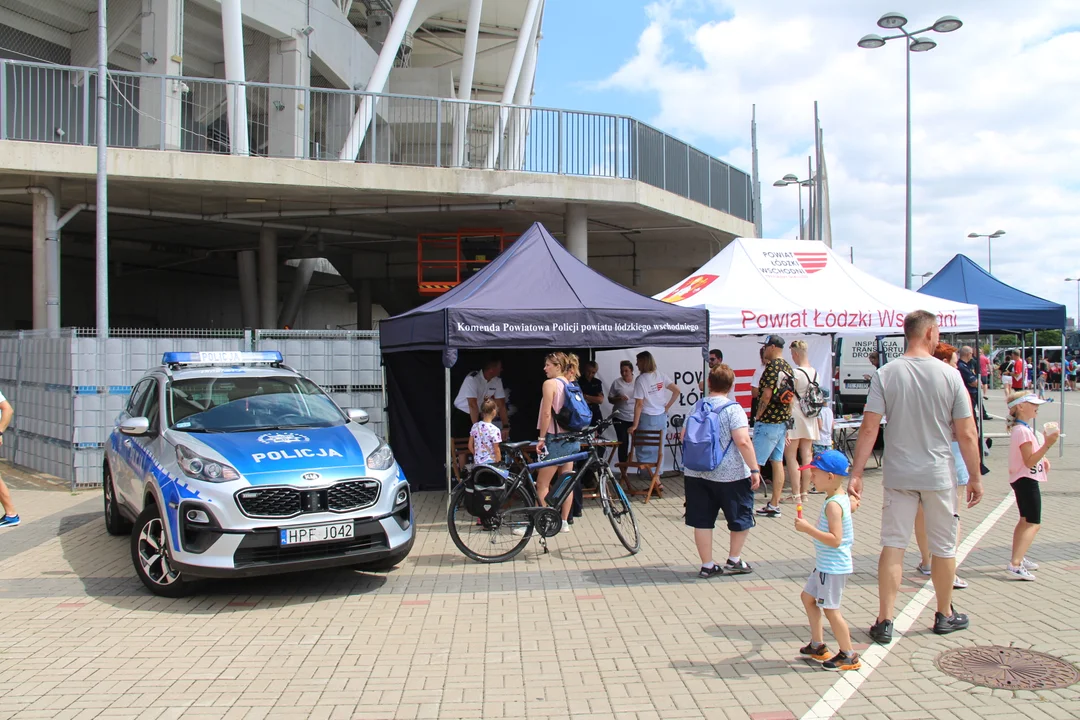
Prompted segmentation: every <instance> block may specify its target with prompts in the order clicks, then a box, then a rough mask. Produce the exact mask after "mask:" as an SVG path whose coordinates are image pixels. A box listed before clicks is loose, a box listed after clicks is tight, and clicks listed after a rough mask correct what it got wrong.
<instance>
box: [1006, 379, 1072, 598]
mask: <svg viewBox="0 0 1080 720" xmlns="http://www.w3.org/2000/svg"><path fill="white" fill-rule="evenodd" d="M1045 402H1046V401H1045V400H1043V399H1041V398H1039V397H1038V396H1036V395H1032V394H1030V393H1026V392H1015V393H1013V394H1012V395H1010V396H1009V426H1010V428H1011V432H1012V439H1011V442H1010V443H1009V484H1010V485H1012V489H1013V494H1015V495H1016V508H1017V510H1019V511H1020V521H1019V522H1018V523H1016V529H1015V530H1014V531H1013V544H1012V558H1010V559H1009V567H1008V570H1007V572H1008V573H1009V577H1011V578H1013V579H1014V580H1034V579H1035V576H1034V575H1032V574H1031V572H1030V571H1032V570H1035V569H1037V568H1038V567H1039V566H1038V565H1037V564H1036V563H1033V562H1031V561H1030V560H1028V559H1027V558H1026V557H1024V555H1025V554H1026V553H1027V551H1028V549H1029V548H1030V547H1031V544H1032V543H1033V542H1034V541H1035V535H1036V534H1037V533H1038V532H1039V525H1040V523H1042V494H1041V493H1040V492H1039V483H1041V482H1046V475H1047V473H1048V472H1050V461H1049V460H1046V459H1045V457H1046V452H1047V451H1048V450H1049V449H1050V448H1051V447H1053V446H1054V443H1056V442H1057V441H1058V437H1059V436H1060V431H1059V430H1058V427H1057V425H1056V424H1053V423H1047V425H1046V426H1044V429H1045V430H1046V435H1045V437H1044V436H1043V433H1041V432H1038V431H1036V430H1035V416H1036V415H1038V413H1039V406H1040V405H1042V404H1043V403H1045Z"/></svg>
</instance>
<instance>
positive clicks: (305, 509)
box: [236, 480, 381, 518]
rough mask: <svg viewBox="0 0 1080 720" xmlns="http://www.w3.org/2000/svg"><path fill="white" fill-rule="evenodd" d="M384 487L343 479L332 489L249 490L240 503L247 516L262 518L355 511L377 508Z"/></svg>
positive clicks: (241, 494) (238, 496) (240, 495)
mask: <svg viewBox="0 0 1080 720" xmlns="http://www.w3.org/2000/svg"><path fill="white" fill-rule="evenodd" d="M380 488H381V484H380V483H379V482H378V481H377V480H343V481H341V482H339V483H337V484H335V485H331V486H330V487H328V488H296V487H269V488H249V489H246V490H241V491H240V492H238V493H237V494H236V503H237V505H239V506H240V510H241V511H243V513H244V514H245V515H247V516H248V517H258V518H289V517H295V516H297V515H304V514H307V513H319V512H338V513H340V512H351V511H353V510H360V509H363V508H366V507H369V506H371V505H374V504H375V501H376V500H378V499H379V489H380Z"/></svg>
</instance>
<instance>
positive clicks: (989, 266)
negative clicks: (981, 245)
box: [968, 230, 1005, 275]
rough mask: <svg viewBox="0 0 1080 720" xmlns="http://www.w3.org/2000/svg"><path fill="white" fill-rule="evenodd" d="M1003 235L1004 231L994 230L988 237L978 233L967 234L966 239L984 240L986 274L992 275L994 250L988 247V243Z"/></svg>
mask: <svg viewBox="0 0 1080 720" xmlns="http://www.w3.org/2000/svg"><path fill="white" fill-rule="evenodd" d="M1004 234H1005V231H1004V230H995V231H994V232H992V233H990V234H989V235H980V234H979V233H968V237H969V238H971V239H972V240H974V239H975V238H981V237H984V238H986V272H988V273H990V274H991V275H993V274H994V249H993V248H992V247H990V243H991V242H992V241H993V240H995V239H996V238H999V237H1001V236H1002V235H1004Z"/></svg>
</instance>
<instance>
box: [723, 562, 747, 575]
mask: <svg viewBox="0 0 1080 720" xmlns="http://www.w3.org/2000/svg"><path fill="white" fill-rule="evenodd" d="M724 572H725V573H727V574H728V575H749V574H750V573H752V572H754V568H752V567H750V564H749V563H748V562H746V561H745V560H739V562H732V561H731V560H728V561H727V562H726V563H724Z"/></svg>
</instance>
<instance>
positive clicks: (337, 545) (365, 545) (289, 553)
mask: <svg viewBox="0 0 1080 720" xmlns="http://www.w3.org/2000/svg"><path fill="white" fill-rule="evenodd" d="M355 528H356V529H355V532H356V535H355V537H353V538H350V539H349V540H346V541H343V542H328V543H312V544H310V545H296V546H288V545H287V546H285V547H281V546H280V544H279V541H278V533H277V532H276V531H275V532H256V533H251V534H248V535H245V536H244V539H243V540H242V541H241V543H240V546H239V547H237V549H236V552H234V553H233V564H234V565H235V567H237V568H242V567H247V566H251V565H264V564H274V563H282V562H295V561H300V560H319V559H323V558H335V557H342V556H345V555H352V554H355V553H360V554H363V553H364V552H365V551H368V550H385V549H386V548H388V547H389V544H388V543H387V540H386V533H385V532H383V529H382V527H381V526H380V525H379V524H378V523H377V522H364V521H357V523H356V526H355Z"/></svg>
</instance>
